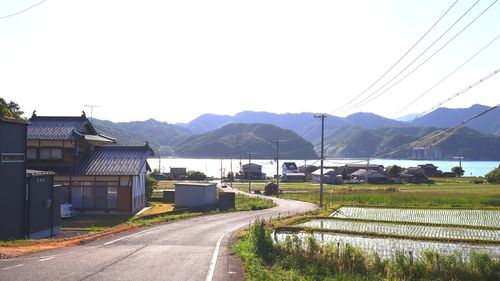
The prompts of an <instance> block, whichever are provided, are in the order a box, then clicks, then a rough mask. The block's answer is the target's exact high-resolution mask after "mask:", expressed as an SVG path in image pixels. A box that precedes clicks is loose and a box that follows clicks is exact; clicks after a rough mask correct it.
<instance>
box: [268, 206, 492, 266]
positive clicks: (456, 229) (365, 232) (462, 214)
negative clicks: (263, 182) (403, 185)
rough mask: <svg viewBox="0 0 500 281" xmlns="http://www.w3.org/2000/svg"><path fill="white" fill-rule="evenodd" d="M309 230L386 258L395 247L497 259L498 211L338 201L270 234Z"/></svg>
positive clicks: (299, 234)
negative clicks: (326, 212) (327, 212)
mask: <svg viewBox="0 0 500 281" xmlns="http://www.w3.org/2000/svg"><path fill="white" fill-rule="evenodd" d="M311 235H312V237H313V238H314V239H315V240H316V241H317V242H318V243H322V244H328V243H333V244H334V245H337V246H338V247H340V248H342V247H345V246H346V244H349V245H351V246H354V247H357V248H360V249H361V250H362V251H364V252H365V254H370V252H371V251H375V252H376V253H377V254H378V255H380V256H381V257H384V258H391V257H393V256H394V254H395V253H396V252H398V251H401V252H405V253H410V252H411V253H412V255H415V257H416V258H417V257H419V256H420V254H421V253H423V252H424V251H426V250H431V251H435V252H439V253H442V254H453V253H455V252H458V253H459V254H460V255H462V256H464V257H467V256H469V255H470V253H471V252H472V251H476V252H483V253H487V254H488V255H490V256H491V257H493V258H495V259H499V258H500V211H499V210H462V209H460V210H452V209H397V208H363V207H341V208H339V209H338V210H336V211H335V212H333V213H332V214H331V216H330V217H329V218H312V219H311V220H309V221H306V222H302V223H300V224H299V225H295V226H289V227H281V228H278V229H277V230H276V232H275V235H274V239H275V241H276V242H277V243H284V242H285V241H286V239H287V237H290V238H291V239H297V238H298V239H300V240H303V241H305V240H307V239H309V238H308V237H309V236H311Z"/></svg>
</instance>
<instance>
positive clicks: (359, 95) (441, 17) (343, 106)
mask: <svg viewBox="0 0 500 281" xmlns="http://www.w3.org/2000/svg"><path fill="white" fill-rule="evenodd" d="M458 1H459V0H456V1H455V2H453V4H451V6H450V7H448V9H447V10H446V11H445V12H444V13H443V14H442V15H441V16H440V17H439V18H438V20H437V21H436V22H434V24H433V25H432V26H431V27H430V28H429V29H427V31H426V32H425V33H424V34H423V35H422V36H420V38H419V39H418V40H417V42H415V43H414V44H413V45H412V46H411V47H410V48H409V49H408V50H407V51H406V52H405V53H404V54H403V55H402V56H401V57H400V58H399V59H398V60H397V61H396V62H395V63H394V64H392V66H391V67H389V69H388V70H386V71H385V72H384V73H383V74H382V75H381V76H380V77H379V78H377V80H375V82H373V83H372V84H371V85H370V86H368V88H366V89H365V90H363V91H362V92H361V93H360V94H358V95H357V96H356V97H354V98H353V99H351V100H350V101H348V102H347V103H346V104H344V105H342V106H340V107H339V108H337V109H336V110H335V111H339V110H341V109H343V108H345V107H346V106H348V105H349V104H351V103H352V102H354V101H355V100H357V99H358V98H359V97H361V96H362V95H364V94H365V93H366V92H367V91H368V90H370V89H371V88H373V86H375V85H376V84H377V83H378V82H379V81H380V80H382V79H383V78H384V77H385V76H386V75H387V74H388V73H389V72H390V71H391V70H392V69H394V67H396V65H398V64H399V63H400V62H401V61H402V60H403V59H404V58H405V57H406V56H407V55H408V54H409V53H410V52H411V51H412V50H413V49H414V48H415V47H416V46H417V45H418V44H419V43H420V42H421V41H422V40H423V39H424V37H425V36H427V34H429V32H431V30H432V29H434V27H435V26H436V25H437V24H438V23H439V22H440V21H441V20H442V19H443V18H444V17H445V16H446V15H447V14H448V12H449V11H450V10H451V9H452V8H453V7H454V6H455V5H456V4H457V3H458Z"/></svg>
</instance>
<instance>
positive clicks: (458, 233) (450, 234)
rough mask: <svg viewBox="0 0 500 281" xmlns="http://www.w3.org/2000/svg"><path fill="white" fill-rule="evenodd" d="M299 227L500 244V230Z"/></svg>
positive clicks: (342, 223) (348, 223) (350, 224)
mask: <svg viewBox="0 0 500 281" xmlns="http://www.w3.org/2000/svg"><path fill="white" fill-rule="evenodd" d="M299 226H303V227H310V228H317V229H325V230H340V231H346V232H350V233H360V234H363V233H370V234H374V235H380V236H385V235H397V236H402V237H406V238H416V239H418V238H429V239H457V240H458V239H460V240H471V241H473V240H474V241H478V240H481V241H486V242H488V241H498V242H499V243H500V230H491V229H471V228H463V227H445V226H428V225H409V224H404V223H380V222H365V221H360V222H357V221H352V220H338V219H318V220H311V221H308V222H305V223H302V224H300V225H299Z"/></svg>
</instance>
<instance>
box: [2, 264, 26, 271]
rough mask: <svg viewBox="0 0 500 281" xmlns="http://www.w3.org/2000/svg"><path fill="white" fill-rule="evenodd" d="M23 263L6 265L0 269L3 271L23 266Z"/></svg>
mask: <svg viewBox="0 0 500 281" xmlns="http://www.w3.org/2000/svg"><path fill="white" fill-rule="evenodd" d="M23 265H24V263H22V264H18V265H13V266H9V267H6V268H4V269H2V270H3V271H5V270H9V269H13V268H17V267H21V266H23Z"/></svg>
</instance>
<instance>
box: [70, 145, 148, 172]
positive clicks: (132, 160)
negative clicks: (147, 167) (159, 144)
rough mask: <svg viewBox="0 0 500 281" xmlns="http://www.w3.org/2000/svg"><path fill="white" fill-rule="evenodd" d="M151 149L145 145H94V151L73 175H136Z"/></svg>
mask: <svg viewBox="0 0 500 281" xmlns="http://www.w3.org/2000/svg"><path fill="white" fill-rule="evenodd" d="M152 155H153V151H152V150H151V148H149V147H147V146H104V147H96V149H95V151H94V153H93V154H92V155H91V156H90V158H89V159H87V160H86V161H85V162H84V163H83V164H82V165H80V166H79V167H77V168H76V169H75V171H74V173H73V174H74V175H81V176H104V175H106V176H108V175H109V176H111V175H113V176H130V175H138V174H139V173H140V171H141V169H142V167H143V166H144V164H145V163H146V161H147V158H148V156H152Z"/></svg>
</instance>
